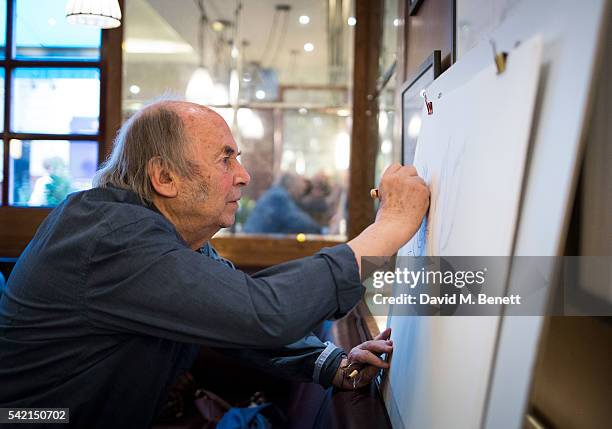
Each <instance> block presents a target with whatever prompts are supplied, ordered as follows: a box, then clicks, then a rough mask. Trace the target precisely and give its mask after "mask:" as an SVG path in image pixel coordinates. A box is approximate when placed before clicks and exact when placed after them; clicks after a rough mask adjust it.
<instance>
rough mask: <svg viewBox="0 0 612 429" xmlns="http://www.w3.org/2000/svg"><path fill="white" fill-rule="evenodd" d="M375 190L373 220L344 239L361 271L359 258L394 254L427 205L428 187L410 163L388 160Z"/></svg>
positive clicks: (416, 224)
mask: <svg viewBox="0 0 612 429" xmlns="http://www.w3.org/2000/svg"><path fill="white" fill-rule="evenodd" d="M378 194H379V196H380V208H379V209H378V213H377V214H376V221H375V222H374V223H373V224H372V225H370V226H368V227H367V228H366V229H365V230H363V232H362V233H361V234H359V235H358V236H357V237H355V238H353V239H352V240H351V241H349V242H348V243H347V244H348V245H349V247H350V248H351V249H352V250H353V253H354V254H355V259H356V261H357V265H358V267H359V271H360V273H361V274H362V275H363V273H362V272H361V258H362V257H363V256H391V255H393V254H395V253H396V252H397V251H398V250H399V249H400V248H401V247H402V246H403V245H404V244H406V243H407V242H408V240H410V238H412V236H413V235H414V233H415V232H417V231H418V229H419V227H420V226H421V221H422V220H423V216H424V215H425V212H426V211H427V207H429V189H428V188H427V185H426V184H425V182H424V181H423V179H421V178H420V177H419V176H418V174H417V170H416V168H414V167H412V166H408V167H402V166H401V165H400V164H398V163H395V164H391V165H390V166H389V168H387V170H386V171H385V173H384V174H383V176H382V178H381V180H380V186H379V187H378ZM364 198H369V196H367V195H365V196H364Z"/></svg>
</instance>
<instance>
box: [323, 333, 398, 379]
mask: <svg viewBox="0 0 612 429" xmlns="http://www.w3.org/2000/svg"><path fill="white" fill-rule="evenodd" d="M390 336H391V328H387V329H385V330H384V331H383V332H381V333H380V334H379V335H378V336H377V337H376V338H374V339H373V340H371V341H366V342H365V343H361V344H359V345H358V346H357V347H354V348H353V349H352V350H351V352H350V353H349V354H348V358H344V359H342V362H341V363H340V367H339V368H338V370H337V371H336V375H335V376H334V380H333V384H334V386H336V387H339V388H341V389H359V388H360V387H363V386H365V385H367V384H370V382H371V381H372V380H373V379H374V377H376V374H377V373H378V370H379V369H380V368H389V364H388V363H387V362H385V361H383V360H382V359H381V358H380V355H381V354H383V353H391V352H392V351H393V341H391V340H390V339H389V337H390ZM354 371H357V373H355V374H354V375H353V377H351V375H352V374H353V373H354Z"/></svg>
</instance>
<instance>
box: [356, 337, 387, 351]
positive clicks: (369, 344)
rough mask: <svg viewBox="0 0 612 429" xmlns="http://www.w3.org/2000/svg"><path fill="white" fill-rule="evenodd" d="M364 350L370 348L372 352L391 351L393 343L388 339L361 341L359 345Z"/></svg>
mask: <svg viewBox="0 0 612 429" xmlns="http://www.w3.org/2000/svg"><path fill="white" fill-rule="evenodd" d="M357 347H358V348H360V349H362V350H369V351H371V352H372V353H378V354H382V353H391V352H392V351H393V345H392V343H390V342H388V341H387V340H372V341H366V342H365V343H361V344H359V345H358V346H357Z"/></svg>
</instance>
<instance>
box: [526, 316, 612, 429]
mask: <svg viewBox="0 0 612 429" xmlns="http://www.w3.org/2000/svg"><path fill="white" fill-rule="evenodd" d="M611 350H612V324H611V322H610V318H591V317H552V318H550V320H549V326H548V330H547V332H546V333H545V335H544V338H543V341H542V346H541V350H540V356H539V359H538V364H537V367H536V370H535V374H534V381H533V389H532V393H531V400H530V408H531V412H532V413H533V414H535V415H536V416H537V417H539V418H540V420H542V421H543V422H545V423H546V424H548V425H549V427H556V428H560V429H564V428H593V429H596V428H601V429H603V428H608V427H610V426H609V425H610V397H612V360H611V359H610V351H611Z"/></svg>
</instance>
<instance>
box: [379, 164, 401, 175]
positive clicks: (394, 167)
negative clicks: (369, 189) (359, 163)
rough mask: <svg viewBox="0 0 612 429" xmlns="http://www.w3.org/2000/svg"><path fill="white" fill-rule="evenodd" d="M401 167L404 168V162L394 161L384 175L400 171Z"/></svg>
mask: <svg viewBox="0 0 612 429" xmlns="http://www.w3.org/2000/svg"><path fill="white" fill-rule="evenodd" d="M400 168H402V164H400V163H399V162H394V163H393V164H391V165H389V166H388V167H387V169H386V170H385V172H384V173H383V176H386V175H387V174H392V173H395V172H396V171H398V170H399V169H400Z"/></svg>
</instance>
